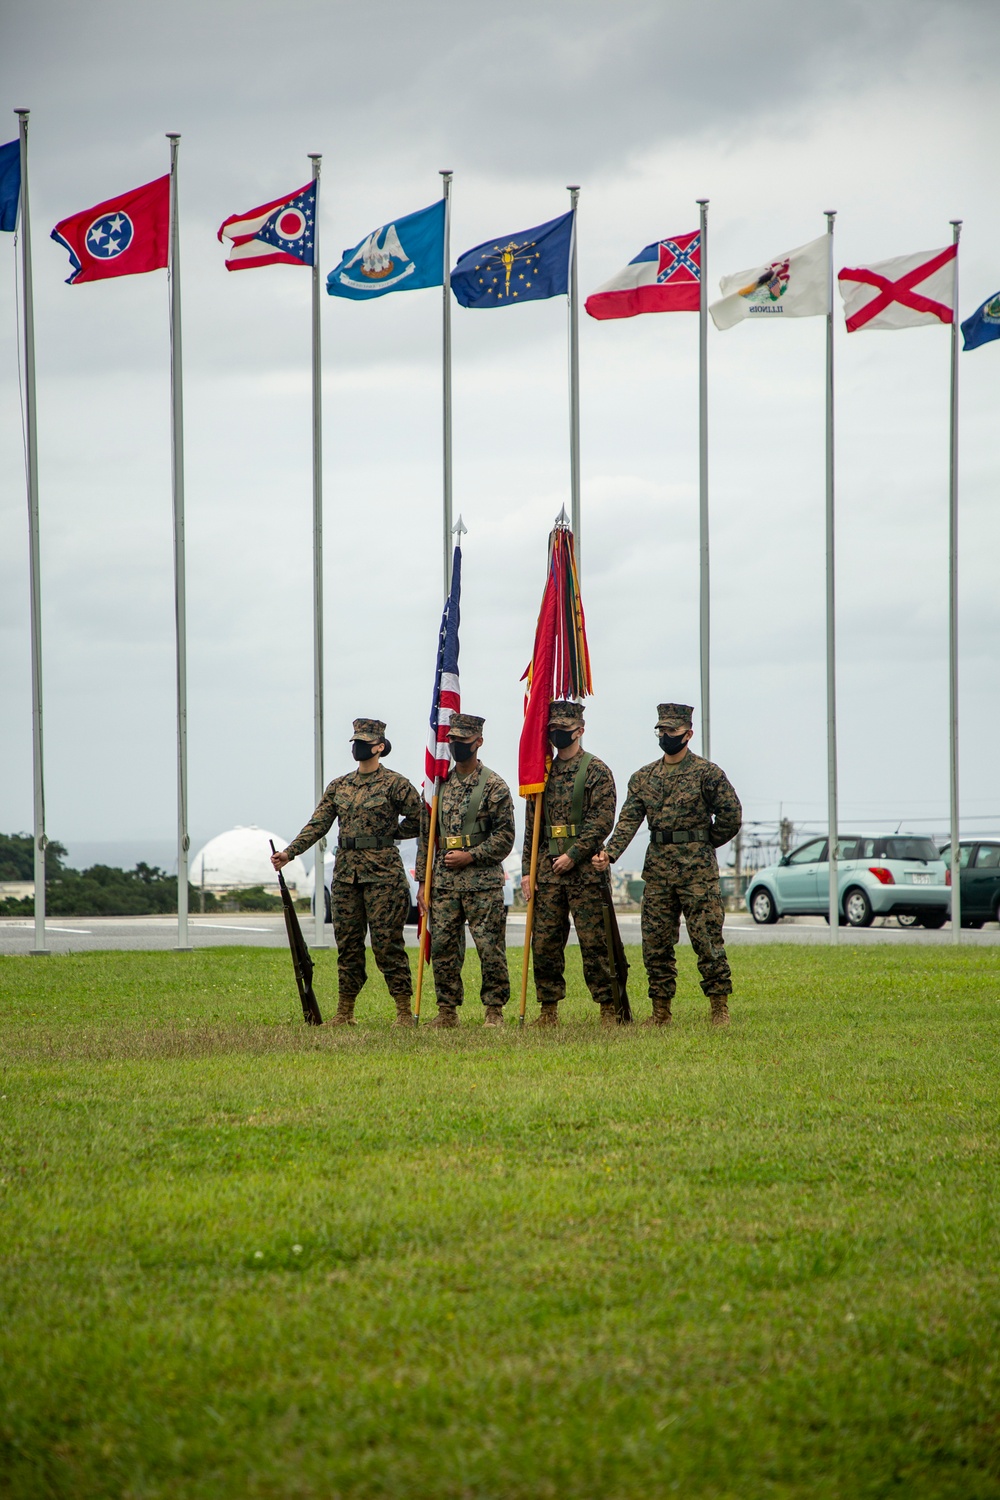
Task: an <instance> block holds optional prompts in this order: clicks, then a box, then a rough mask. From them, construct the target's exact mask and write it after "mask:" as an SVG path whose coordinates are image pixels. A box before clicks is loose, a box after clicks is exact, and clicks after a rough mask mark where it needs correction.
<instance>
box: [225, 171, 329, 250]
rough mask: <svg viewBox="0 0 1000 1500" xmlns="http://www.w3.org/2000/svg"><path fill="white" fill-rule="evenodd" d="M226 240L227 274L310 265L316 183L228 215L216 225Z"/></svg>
mask: <svg viewBox="0 0 1000 1500" xmlns="http://www.w3.org/2000/svg"><path fill="white" fill-rule="evenodd" d="M226 240H228V241H229V243H230V246H231V248H230V250H229V252H228V254H227V255H226V270H227V271H246V270H249V269H250V268H251V267H252V266H280V265H285V266H311V265H312V264H313V261H314V259H315V255H316V184H315V182H307V183H306V185H305V187H300V188H296V189H295V191H294V193H287V194H286V195H285V197H284V198H275V200H274V202H273V203H262V204H261V206H260V207H259V208H251V209H249V210H248V211H247V212H246V213H245V214H230V215H229V218H228V219H226V220H224V221H223V223H222V224H221V225H220V226H219V241H220V243H221V242H224V241H226Z"/></svg>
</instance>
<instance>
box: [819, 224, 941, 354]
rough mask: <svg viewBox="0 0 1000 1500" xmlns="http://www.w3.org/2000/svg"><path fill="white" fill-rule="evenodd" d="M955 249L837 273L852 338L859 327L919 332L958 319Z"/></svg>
mask: <svg viewBox="0 0 1000 1500" xmlns="http://www.w3.org/2000/svg"><path fill="white" fill-rule="evenodd" d="M957 252H958V246H957V245H946V246H945V248H944V249H943V250H919V251H918V252H917V253H916V255H897V256H896V257H895V259H893V260H880V261H877V262H876V263H875V264H874V265H873V266H856V267H853V268H852V267H848V266H845V267H844V269H843V270H842V271H841V272H840V273H839V274H838V276H837V280H838V282H839V283H840V295H841V297H842V298H843V299H844V315H845V317H846V319H847V331H848V333H857V332H858V330H859V329H860V328H919V327H920V326H921V325H922V324H924V323H951V322H952V321H953V318H954V300H955V257H956V255H957Z"/></svg>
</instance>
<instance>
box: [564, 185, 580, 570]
mask: <svg viewBox="0 0 1000 1500" xmlns="http://www.w3.org/2000/svg"><path fill="white" fill-rule="evenodd" d="M566 191H567V192H568V193H569V206H570V209H571V210H572V213H573V232H572V235H571V237H570V242H569V308H568V312H569V494H570V512H571V525H572V527H573V536H574V539H575V541H576V566H577V572H579V569H580V286H579V281H578V279H577V269H576V211H577V207H578V205H579V202H580V189H579V187H578V186H577V185H576V184H575V183H574V184H570V185H569V186H568V187H567V189H566Z"/></svg>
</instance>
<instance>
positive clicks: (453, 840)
mask: <svg viewBox="0 0 1000 1500" xmlns="http://www.w3.org/2000/svg"><path fill="white" fill-rule="evenodd" d="M463 842H464V840H463V838H462V835H461V834H460V833H453V834H449V835H448V837H447V838H446V839H445V841H444V847H445V848H446V849H461V847H462V844H463Z"/></svg>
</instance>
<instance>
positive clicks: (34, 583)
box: [14, 109, 49, 954]
mask: <svg viewBox="0 0 1000 1500" xmlns="http://www.w3.org/2000/svg"><path fill="white" fill-rule="evenodd" d="M14 113H15V114H16V115H17V123H18V138H19V141H20V156H21V189H20V200H21V204H20V206H21V291H22V296H23V318H24V334H23V337H24V387H25V395H24V417H25V427H26V429H27V431H26V434H25V437H26V441H25V449H26V453H27V469H28V473H27V480H28V561H29V567H30V601H31V767H32V801H33V808H34V829H33V839H32V844H33V849H34V875H35V946H34V948H33V949H32V950H31V951H32V953H37V954H41V953H47V952H48V951H49V950H48V947H47V945H46V939H45V846H46V843H47V842H48V840H47V839H46V837H45V778H44V774H43V771H44V761H43V755H42V749H43V742H42V569H41V557H40V545H41V535H40V528H39V523H38V417H37V406H36V402H35V303H34V292H33V287H32V280H31V216H30V214H29V212H28V115H29V114H30V113H31V111H30V110H28V109H16V110H15V111H14Z"/></svg>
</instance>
